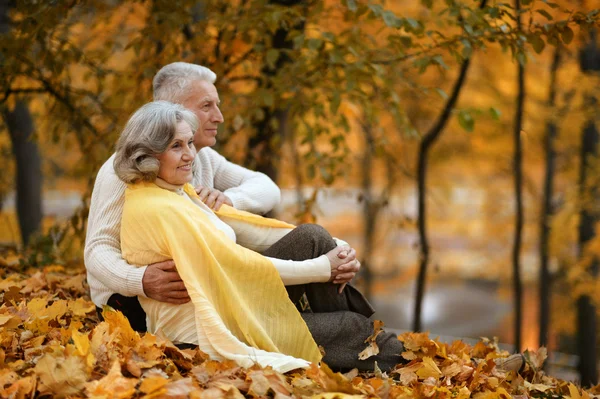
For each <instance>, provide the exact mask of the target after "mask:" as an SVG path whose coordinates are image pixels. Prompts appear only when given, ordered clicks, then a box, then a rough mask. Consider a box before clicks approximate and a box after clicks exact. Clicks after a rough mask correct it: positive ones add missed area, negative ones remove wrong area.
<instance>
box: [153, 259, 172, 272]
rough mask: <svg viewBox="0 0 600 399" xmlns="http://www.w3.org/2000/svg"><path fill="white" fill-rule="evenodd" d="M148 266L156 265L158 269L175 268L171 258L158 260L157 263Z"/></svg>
mask: <svg viewBox="0 0 600 399" xmlns="http://www.w3.org/2000/svg"><path fill="white" fill-rule="evenodd" d="M150 266H152V267H156V268H157V269H160V270H164V271H166V270H175V269H176V268H175V262H173V261H172V260H166V261H164V262H158V263H153V264H151V265H150Z"/></svg>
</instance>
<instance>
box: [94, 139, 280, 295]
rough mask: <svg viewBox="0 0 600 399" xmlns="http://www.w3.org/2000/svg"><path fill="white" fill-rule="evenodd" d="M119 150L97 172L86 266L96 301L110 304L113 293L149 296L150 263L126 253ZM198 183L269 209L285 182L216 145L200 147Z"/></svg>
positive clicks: (239, 202)
mask: <svg viewBox="0 0 600 399" xmlns="http://www.w3.org/2000/svg"><path fill="white" fill-rule="evenodd" d="M113 160H114V155H113V156H111V157H110V158H109V159H108V161H106V162H105V163H104V165H102V167H101V168H100V170H99V171H98V175H97V176H96V182H95V184H94V191H93V193H92V199H91V203H90V213H89V217H88V226H87V236H86V241H85V252H84V259H85V266H86V269H87V278H88V283H89V285H90V294H91V297H92V301H93V302H94V303H95V304H96V305H97V306H102V305H105V304H106V303H107V302H108V299H109V298H110V296H111V295H112V294H114V293H119V294H121V295H125V296H138V295H142V296H146V295H145V293H144V289H143V286H142V278H143V276H144V272H145V271H146V267H145V266H144V267H135V266H132V265H129V264H128V263H127V262H125V261H124V260H123V258H122V256H121V239H120V232H121V215H122V213H123V203H124V199H125V198H124V194H125V187H126V185H125V183H123V182H122V181H121V180H119V178H118V177H117V175H116V174H115V171H114V168H113ZM192 184H193V185H194V186H196V187H197V186H203V187H210V188H216V189H217V190H220V191H222V192H224V193H225V195H227V197H229V199H231V202H232V203H233V206H234V207H235V208H237V209H240V210H244V211H248V212H252V213H258V214H264V213H266V212H268V211H270V210H271V209H273V207H274V206H275V205H276V204H277V203H279V201H280V198H281V193H280V191H279V188H278V187H277V185H276V184H275V183H273V181H272V180H271V179H269V177H268V176H266V175H264V174H262V173H259V172H254V171H251V170H248V169H246V168H243V167H241V166H239V165H236V164H234V163H232V162H229V161H227V160H226V159H225V158H224V157H223V156H221V155H219V154H218V153H217V152H216V151H214V150H212V149H211V148H208V147H205V148H203V149H201V150H200V151H198V154H197V155H196V159H195V161H194V179H193V181H192Z"/></svg>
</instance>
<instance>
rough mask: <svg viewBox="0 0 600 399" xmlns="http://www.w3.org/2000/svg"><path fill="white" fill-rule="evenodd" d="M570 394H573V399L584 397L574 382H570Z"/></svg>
mask: <svg viewBox="0 0 600 399" xmlns="http://www.w3.org/2000/svg"><path fill="white" fill-rule="evenodd" d="M569 396H571V399H582V397H581V395H580V394H579V390H578V389H577V387H576V386H575V385H574V384H573V383H569Z"/></svg>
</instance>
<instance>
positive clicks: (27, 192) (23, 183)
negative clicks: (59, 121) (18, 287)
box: [0, 1, 42, 246]
mask: <svg viewBox="0 0 600 399" xmlns="http://www.w3.org/2000/svg"><path fill="white" fill-rule="evenodd" d="M12 3H14V2H10V1H1V2H0V33H1V34H6V33H8V32H9V30H10V18H9V15H8V13H9V8H10V6H11V4H12ZM0 57H2V56H1V55H0ZM2 116H3V117H4V121H5V123H6V126H7V128H8V133H9V135H10V140H11V144H12V152H13V155H14V157H15V163H16V175H17V176H16V180H17V181H16V191H17V215H18V219H19V226H20V228H21V239H22V241H23V245H24V246H25V245H27V243H28V242H29V238H30V237H31V235H32V234H33V233H34V232H36V231H37V230H39V228H40V226H41V223H42V167H41V164H42V162H41V159H40V154H39V151H38V148H37V144H36V143H35V142H34V141H32V138H33V133H34V126H33V119H32V118H31V114H30V113H29V108H28V107H27V103H26V102H24V101H22V100H17V102H16V105H15V108H14V109H13V110H12V111H9V110H6V109H3V110H2Z"/></svg>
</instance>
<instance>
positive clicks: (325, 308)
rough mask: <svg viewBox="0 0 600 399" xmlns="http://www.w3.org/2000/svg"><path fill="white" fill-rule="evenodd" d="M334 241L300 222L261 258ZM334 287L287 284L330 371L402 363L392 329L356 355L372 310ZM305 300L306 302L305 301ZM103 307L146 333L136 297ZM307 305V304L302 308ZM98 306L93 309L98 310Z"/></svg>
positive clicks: (311, 254)
mask: <svg viewBox="0 0 600 399" xmlns="http://www.w3.org/2000/svg"><path fill="white" fill-rule="evenodd" d="M335 246H336V244H335V241H334V240H333V238H332V237H331V235H330V234H329V233H328V232H327V231H326V230H325V229H324V228H322V227H321V226H318V225H314V224H304V225H300V226H298V227H297V228H295V229H294V230H292V231H291V232H290V233H289V234H287V235H286V236H285V237H283V238H282V239H281V240H279V241H278V242H276V243H275V244H273V246H271V247H270V248H269V249H268V250H267V251H265V252H264V253H263V255H265V256H270V257H272V258H278V259H287V260H296V261H301V260H306V259H313V258H317V257H319V256H321V255H324V254H326V253H327V252H329V251H330V250H332V249H333V248H335ZM338 288H339V285H337V284H332V283H312V284H301V285H292V286H287V287H286V289H287V291H288V294H289V296H290V299H291V300H292V302H293V303H294V304H296V306H297V308H298V310H299V311H300V312H301V314H302V318H303V319H304V322H305V323H306V325H307V326H308V329H309V331H310V333H311V334H312V336H313V338H314V340H315V342H316V343H317V344H318V345H319V346H321V347H323V349H324V350H325V356H324V357H323V361H324V362H325V363H326V364H327V365H328V366H329V367H330V368H331V369H332V370H334V371H346V370H351V369H353V368H357V369H359V370H361V371H372V370H373V369H374V367H375V362H377V366H378V367H379V368H380V369H381V370H383V371H387V370H390V369H392V368H393V367H394V366H395V365H396V364H397V363H399V362H401V361H402V358H401V357H400V354H401V353H402V352H403V346H402V343H401V342H400V341H398V339H397V337H396V335H395V334H393V333H388V332H382V333H380V334H379V335H378V336H377V340H376V342H377V346H378V347H379V354H377V355H375V356H372V357H370V358H368V359H366V360H359V359H358V354H359V353H360V352H361V351H362V350H363V349H365V348H366V347H367V344H366V343H365V340H366V339H367V338H368V337H369V336H371V334H373V322H372V321H371V320H370V319H369V317H370V316H371V315H372V314H373V313H374V310H373V308H372V307H371V305H370V304H369V303H368V302H367V300H366V299H365V298H364V297H363V295H362V294H361V293H360V292H359V291H358V290H357V289H356V288H354V287H353V286H351V285H347V286H346V288H344V291H342V293H341V294H338ZM304 302H307V303H304ZM108 305H110V306H111V307H113V308H114V309H116V310H120V311H121V312H123V314H124V315H125V316H127V318H128V319H129V322H130V323H131V326H132V327H133V329H134V330H136V331H138V332H145V331H146V313H145V312H144V310H143V309H142V307H141V306H140V303H139V301H138V299H137V297H124V296H122V295H119V294H114V295H112V296H111V297H110V299H109V301H108ZM305 305H308V306H305ZM100 312H101V309H99V308H98V314H99V316H100V319H101V320H102V316H101V314H100Z"/></svg>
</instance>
